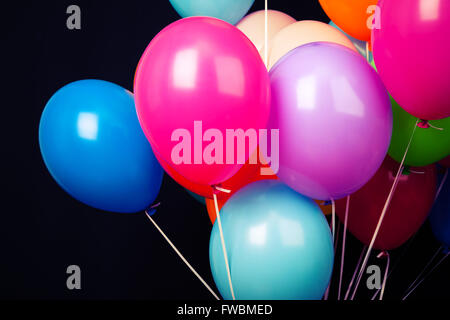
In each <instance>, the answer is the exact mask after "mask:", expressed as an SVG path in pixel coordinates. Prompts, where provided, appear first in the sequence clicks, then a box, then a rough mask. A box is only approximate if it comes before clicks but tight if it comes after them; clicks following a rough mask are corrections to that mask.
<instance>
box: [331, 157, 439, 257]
mask: <svg viewBox="0 0 450 320" xmlns="http://www.w3.org/2000/svg"><path fill="white" fill-rule="evenodd" d="M398 168H399V164H398V163H397V162H395V161H394V160H392V159H391V158H389V157H386V159H385V161H384V162H383V165H382V166H381V168H380V169H379V170H378V172H377V173H376V174H375V176H374V177H373V178H372V179H371V180H370V181H369V182H368V183H367V184H366V185H365V186H364V187H362V188H361V189H360V190H358V191H357V192H355V193H354V194H352V195H351V196H350V203H349V211H348V229H349V230H350V232H351V233H352V234H353V235H354V236H355V237H357V238H358V239H359V240H360V241H361V242H362V243H364V244H366V245H368V244H369V243H370V241H371V239H372V236H373V233H374V231H375V228H376V226H377V223H378V220H379V218H380V215H381V212H382V211H383V207H384V205H385V203H386V199H387V197H388V194H389V191H390V189H391V187H392V184H393V183H394V179H395V176H396V174H397V170H398ZM435 193H436V167H435V166H434V165H431V166H427V167H420V168H416V167H411V168H409V170H408V171H406V172H405V174H402V175H401V176H400V178H399V180H398V185H397V188H396V190H395V192H394V195H393V197H392V200H391V202H390V205H389V208H388V210H387V211H386V215H385V218H384V220H383V223H382V225H381V228H380V231H379V234H378V236H377V239H376V241H375V244H374V248H375V249H379V250H392V249H395V248H397V247H399V246H401V245H402V244H403V243H405V242H406V241H407V240H408V239H409V238H410V237H411V236H412V235H413V234H414V233H415V232H416V231H417V230H419V228H420V226H421V225H422V223H423V222H424V221H425V219H426V218H427V215H428V213H429V212H430V209H431V206H432V204H433V201H434V195H435ZM345 206H346V199H342V200H339V201H337V202H336V213H337V215H338V217H339V219H340V220H341V221H344V218H345Z"/></svg>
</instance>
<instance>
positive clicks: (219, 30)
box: [134, 17, 270, 185]
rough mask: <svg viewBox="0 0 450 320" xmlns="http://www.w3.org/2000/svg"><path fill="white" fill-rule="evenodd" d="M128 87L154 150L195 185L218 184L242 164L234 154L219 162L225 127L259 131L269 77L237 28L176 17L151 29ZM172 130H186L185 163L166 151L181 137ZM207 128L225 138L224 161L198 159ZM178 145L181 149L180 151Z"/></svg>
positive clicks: (265, 114) (266, 105) (267, 104)
mask: <svg viewBox="0 0 450 320" xmlns="http://www.w3.org/2000/svg"><path fill="white" fill-rule="evenodd" d="M134 92H135V99H136V109H137V113H138V117H139V121H140V123H141V127H142V128H143V130H144V132H145V134H146V136H147V138H148V140H149V141H150V144H151V145H152V148H153V150H154V151H155V152H157V153H158V156H159V157H160V158H162V159H163V160H165V161H166V162H167V163H168V164H169V165H170V166H171V167H172V168H173V169H175V170H176V171H177V172H178V173H180V174H181V175H182V176H184V177H185V178H187V179H188V180H190V181H192V182H195V183H200V184H207V185H213V184H218V183H221V182H223V181H225V180H227V179H228V178H230V177H231V176H233V175H234V174H235V173H236V172H237V171H238V170H239V168H240V167H242V165H243V164H242V163H240V162H238V161H237V160H236V158H235V161H233V163H232V164H231V163H229V162H227V161H225V151H226V150H225V137H226V129H232V130H236V129H243V130H244V131H245V130H247V129H250V128H252V129H255V130H258V129H262V128H265V127H266V124H267V120H268V117H269V110H270V83H269V76H268V73H267V70H266V68H265V66H264V63H263V61H262V60H261V58H260V56H259V53H258V50H257V49H256V48H255V47H254V45H253V44H252V43H251V42H250V40H249V39H248V38H247V37H246V36H245V35H244V34H243V33H242V32H241V31H240V30H238V29H237V28H236V27H234V26H232V25H231V24H229V23H226V22H224V21H222V20H219V19H215V18H209V17H191V18H185V19H181V20H178V21H176V22H174V23H172V24H170V25H169V26H167V27H166V28H164V29H163V30H162V31H161V32H160V33H159V34H158V35H156V37H155V38H154V39H153V40H152V41H151V42H150V44H149V45H148V47H147V49H146V50H145V52H144V54H143V56H142V58H141V60H140V62H139V66H138V70H137V71H136V77H135V85H134ZM194 121H199V122H200V121H201V127H202V128H201V130H194ZM197 124H198V122H197ZM177 129H178V131H180V130H183V131H184V132H185V131H187V132H189V134H190V139H191V140H190V145H191V150H190V151H191V156H190V157H187V158H190V159H191V163H190V164H189V163H188V161H184V162H182V163H178V162H179V161H178V160H176V159H173V157H172V152H173V150H174V149H173V148H174V147H175V146H176V145H177V144H179V143H180V142H181V141H182V138H180V137H174V136H172V135H173V134H174V132H176V130H177ZM197 129H199V128H198V126H197ZM208 129H215V132H216V133H220V134H221V135H222V137H223V138H224V140H223V159H224V161H223V164H221V163H220V162H219V161H216V162H215V163H212V164H207V163H206V161H205V160H206V159H205V158H204V157H203V158H202V159H200V158H199V157H202V155H203V151H204V148H205V147H206V146H207V145H208V144H210V143H211V142H207V141H204V142H202V138H203V137H202V135H203V134H204V133H205V132H206V131H207V130H208ZM178 139H179V140H178ZM205 140H206V139H205ZM212 140H214V139H212ZM183 141H184V140H183ZM199 146H200V148H201V149H199ZM184 150H186V149H183V152H180V153H179V155H182V156H186V154H185V153H184V152H185V151H184ZM251 151H252V150H250V152H248V153H251ZM246 155H247V157H246V159H245V160H247V158H248V154H247V153H246ZM196 158H197V159H196ZM196 162H197V163H196ZM199 162H200V163H199Z"/></svg>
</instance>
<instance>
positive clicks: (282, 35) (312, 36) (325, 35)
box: [269, 20, 358, 69]
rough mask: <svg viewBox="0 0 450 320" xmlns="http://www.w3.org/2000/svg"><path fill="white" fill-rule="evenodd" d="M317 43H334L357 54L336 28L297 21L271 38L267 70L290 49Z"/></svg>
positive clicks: (309, 21)
mask: <svg viewBox="0 0 450 320" xmlns="http://www.w3.org/2000/svg"><path fill="white" fill-rule="evenodd" d="M318 41H326V42H334V43H337V44H341V45H343V46H346V47H347V48H350V49H352V50H354V51H355V52H358V51H357V50H356V48H355V46H354V45H353V43H352V42H351V41H350V39H348V38H347V37H346V36H345V35H344V34H343V33H342V32H340V31H339V30H337V29H336V28H333V27H332V26H330V25H328V24H326V23H323V22H319V21H312V20H304V21H298V22H295V23H292V24H290V25H288V26H287V27H285V28H283V29H281V30H280V31H279V32H278V33H277V34H276V35H275V36H274V37H273V39H272V41H271V43H270V44H269V69H270V68H272V67H273V65H274V64H275V63H276V62H277V61H278V60H280V58H281V57H282V56H284V55H285V54H286V53H288V52H289V51H291V50H292V49H294V48H297V47H299V46H301V45H304V44H307V43H311V42H318Z"/></svg>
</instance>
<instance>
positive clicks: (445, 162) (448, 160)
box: [439, 156, 450, 168]
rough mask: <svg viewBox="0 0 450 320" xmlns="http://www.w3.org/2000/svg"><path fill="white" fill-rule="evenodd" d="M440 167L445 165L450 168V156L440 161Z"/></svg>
mask: <svg viewBox="0 0 450 320" xmlns="http://www.w3.org/2000/svg"><path fill="white" fill-rule="evenodd" d="M439 164H440V165H443V166H444V167H446V168H450V156H448V157H447V158H444V159H442V160H441V161H439Z"/></svg>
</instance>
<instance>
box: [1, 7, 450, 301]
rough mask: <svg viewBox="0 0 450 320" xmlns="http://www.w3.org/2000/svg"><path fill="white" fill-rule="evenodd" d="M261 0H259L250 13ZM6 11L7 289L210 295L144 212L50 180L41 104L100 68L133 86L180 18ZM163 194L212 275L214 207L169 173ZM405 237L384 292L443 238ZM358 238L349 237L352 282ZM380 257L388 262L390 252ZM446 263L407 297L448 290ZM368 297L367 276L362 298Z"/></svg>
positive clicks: (395, 287) (417, 267)
mask: <svg viewBox="0 0 450 320" xmlns="http://www.w3.org/2000/svg"><path fill="white" fill-rule="evenodd" d="M71 4H77V5H79V6H80V7H81V17H82V22H81V23H82V29H81V30H68V29H67V28H66V19H67V16H68V15H67V14H66V8H67V7H68V6H69V5H71ZM263 6H264V1H262V0H256V1H255V4H254V5H253V7H252V8H251V11H255V10H260V9H263ZM269 8H270V9H278V10H280V11H283V12H285V13H287V14H289V15H291V16H292V17H294V18H295V19H297V20H304V19H313V20H319V21H323V22H328V21H329V19H328V18H327V16H326V15H325V14H324V12H323V11H322V9H321V7H320V5H319V4H318V1H316V0H302V1H292V0H272V1H269ZM2 12H3V15H2V16H3V18H2V19H4V20H3V21H4V22H6V26H5V27H3V28H2V34H4V36H3V37H2V38H3V41H4V43H3V44H2V56H4V58H3V61H2V62H3V63H2V65H3V66H2V70H3V72H2V82H4V86H3V88H4V90H3V92H2V102H3V103H2V119H1V123H2V126H1V128H2V140H1V141H2V163H3V166H2V167H3V182H2V185H3V188H2V190H3V191H2V198H3V199H2V207H1V213H0V298H3V299H187V300H196V299H212V296H211V295H210V294H209V292H208V291H207V290H206V289H205V288H204V287H203V286H202V284H201V283H200V282H199V281H198V280H197V279H196V278H195V277H194V276H193V275H192V273H191V272H190V271H189V270H188V269H187V268H186V266H185V265H184V264H183V263H182V262H181V260H180V259H179V258H178V257H177V256H176V254H175V253H174V252H173V251H172V250H171V249H170V247H169V246H168V244H167V243H166V242H165V241H164V239H163V238H162V237H161V235H160V234H159V233H158V232H157V231H156V230H155V228H154V227H153V226H152V225H151V224H150V222H149V221H148V220H147V219H146V217H145V216H144V214H131V215H124V214H114V213H107V212H102V211H99V210H96V209H93V208H90V207H88V206H86V205H83V204H81V203H80V202H78V201H76V200H74V199H73V198H71V197H70V196H69V195H68V194H66V193H65V192H64V191H63V190H62V189H61V188H60V187H59V186H58V185H57V184H56V182H55V181H54V180H53V179H52V178H51V176H50V174H49V173H48V171H47V170H46V168H45V165H44V163H43V161H42V158H41V155H40V151H39V145H38V125H39V119H40V115H41V112H42V110H43V109H44V107H45V104H46V102H47V101H48V99H49V98H50V97H51V95H52V94H53V93H54V92H55V91H56V90H57V89H59V88H60V87H62V86H63V85H65V84H67V83H69V82H72V81H75V80H80V79H86V78H96V79H103V80H107V81H111V82H114V83H116V84H119V85H121V86H123V87H125V88H127V89H129V90H132V81H133V75H134V71H135V68H136V65H137V63H138V60H139V57H140V55H141V54H142V53H143V51H144V49H145V48H146V46H147V45H148V43H149V42H150V40H151V39H152V38H153V37H154V36H155V35H156V34H157V33H158V32H159V31H160V30H161V29H163V28H164V27H165V26H167V25H168V24H170V23H171V22H173V21H175V20H177V19H179V16H178V14H177V13H176V12H175V11H174V9H173V8H172V7H171V5H170V3H169V1H168V0H152V1H137V0H128V1H106V0H95V1H80V0H76V1H75V0H71V1H63V0H54V1H21V2H20V4H16V5H12V4H11V3H10V4H9V5H6V4H2ZM158 200H159V201H161V207H160V208H159V209H158V213H157V214H156V215H155V216H154V218H155V220H156V221H157V222H158V224H159V225H160V226H161V227H162V229H163V230H165V232H166V233H167V235H168V236H169V237H170V238H171V239H172V241H173V242H174V243H175V244H176V245H177V246H178V248H179V249H180V251H181V252H182V253H183V254H184V255H185V256H186V257H187V259H188V260H189V261H190V262H191V264H192V265H193V266H194V267H195V268H196V269H197V271H198V272H199V273H200V274H201V275H202V276H203V277H204V278H205V279H206V281H207V282H208V283H210V284H211V285H213V284H214V282H213V279H212V276H211V272H210V268H209V258H208V247H209V236H210V231H211V227H212V226H211V223H210V221H209V219H208V215H207V212H206V208H205V207H204V206H203V205H201V204H199V203H198V202H196V201H195V200H194V199H193V198H191V197H190V196H189V195H188V194H187V193H186V191H184V189H183V188H182V187H180V186H178V185H177V184H176V183H175V182H173V181H172V180H171V179H170V178H169V177H168V176H165V177H164V182H163V186H162V188H161V192H160V195H159V198H158ZM405 247H406V245H405V246H403V247H401V248H399V249H397V250H395V251H393V252H392V253H391V255H392V265H393V266H396V267H395V269H394V270H395V271H394V272H393V274H392V276H391V278H390V279H389V280H388V284H387V289H386V294H385V298H386V299H400V297H401V296H402V293H403V292H404V290H405V289H406V288H407V287H408V285H409V283H410V282H411V281H412V280H413V279H414V278H415V276H416V275H417V274H418V273H419V272H420V271H421V270H422V268H423V267H424V266H425V264H426V262H427V261H428V259H429V258H431V256H432V255H433V253H434V252H435V250H436V249H437V248H438V247H439V243H438V242H437V241H436V240H435V239H434V238H433V236H432V234H431V232H430V228H429V226H428V224H425V225H424V226H423V228H422V229H421V231H420V232H419V233H418V235H417V236H416V238H415V239H414V241H413V242H412V244H411V245H410V246H409V248H408V249H407V250H406V251H405ZM361 248H362V245H361V244H359V242H358V241H357V240H356V239H354V238H353V237H352V236H351V235H349V237H348V250H347V256H346V269H345V272H344V288H346V287H347V284H348V281H349V279H350V277H351V274H352V272H353V270H354V267H355V264H356V261H357V259H358V257H359V253H360V251H361ZM403 253H404V254H403ZM402 254H403V255H402ZM336 261H339V257H337V258H336ZM373 262H374V263H380V266H381V267H382V270H383V269H384V260H382V261H376V258H374V259H373ZM397 262H398V263H397ZM72 264H76V265H79V266H80V267H81V270H82V289H81V290H73V291H70V290H68V289H67V288H66V277H67V274H66V268H67V266H69V265H72ZM448 267H449V262H448V261H446V263H444V264H443V265H441V267H440V268H439V269H438V270H437V271H436V272H435V273H433V275H432V276H431V277H429V278H428V279H427V280H426V281H425V282H424V283H423V285H422V286H421V287H419V289H418V290H417V291H416V292H415V293H414V294H413V295H412V296H411V297H410V299H424V298H425V299H436V298H439V299H440V298H447V299H448V298H449V291H448V287H449V285H450V283H449V282H450V281H449V278H450V277H449V276H448ZM338 268H339V264H338V263H336V267H335V274H334V277H333V279H334V280H333V283H332V287H331V296H330V299H335V294H336V288H337V282H336V281H337V279H338V274H337V273H336V271H338ZM363 281H364V282H365V278H364V279H363ZM213 287H214V285H213ZM214 288H215V287H214ZM216 291H217V290H216ZM370 295H371V292H368V291H367V290H366V289H365V284H364V283H362V284H361V289H360V291H359V293H358V295H357V298H358V299H368V297H369V296H370Z"/></svg>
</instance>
